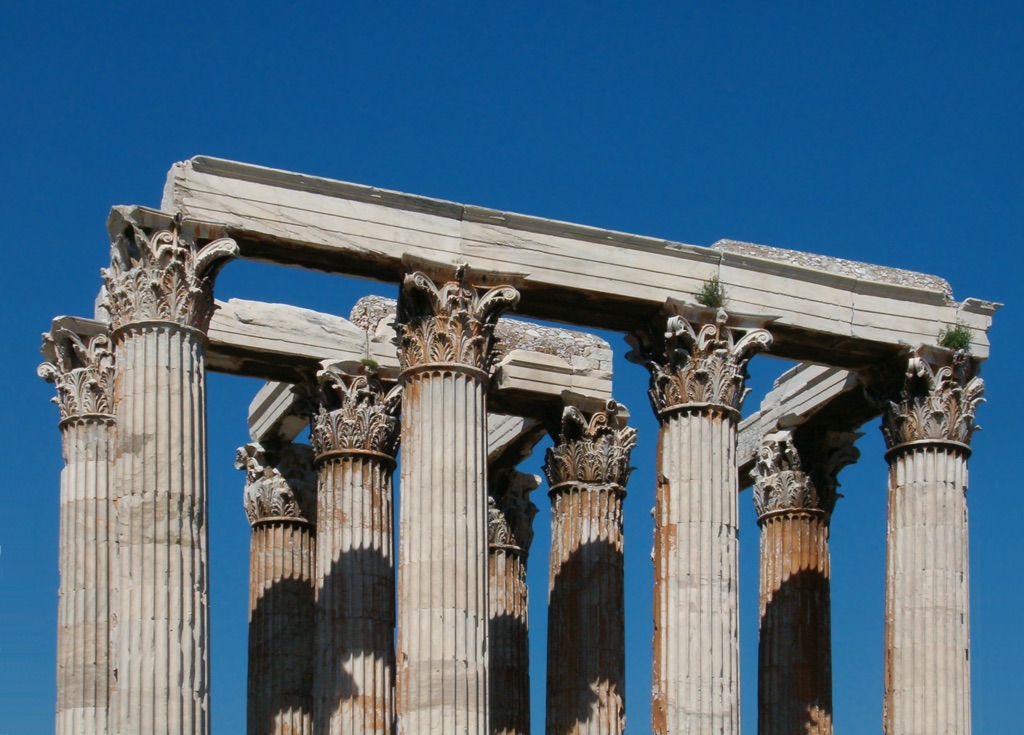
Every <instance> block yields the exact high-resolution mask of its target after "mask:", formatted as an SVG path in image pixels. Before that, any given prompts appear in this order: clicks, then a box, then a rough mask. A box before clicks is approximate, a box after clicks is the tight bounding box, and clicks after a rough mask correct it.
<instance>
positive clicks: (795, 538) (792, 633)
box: [757, 510, 832, 735]
mask: <svg viewBox="0 0 1024 735" xmlns="http://www.w3.org/2000/svg"><path fill="white" fill-rule="evenodd" d="M829 579H830V576H829V553H828V522H827V520H826V518H825V514H824V513H823V512H813V511H801V510H794V511H792V512H785V511H780V512H779V513H778V514H776V515H772V516H769V517H767V518H765V519H764V520H763V521H762V524H761V593H760V621H761V622H760V637H759V642H758V680H757V691H758V702H757V705H758V719H757V731H758V733H759V734H760V735H788V734H789V733H794V732H800V733H808V734H809V735H831V733H832V623H831V596H830V585H829Z"/></svg>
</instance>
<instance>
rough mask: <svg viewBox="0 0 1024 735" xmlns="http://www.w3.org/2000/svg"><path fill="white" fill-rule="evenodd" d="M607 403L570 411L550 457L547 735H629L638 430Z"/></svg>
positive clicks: (547, 464)
mask: <svg viewBox="0 0 1024 735" xmlns="http://www.w3.org/2000/svg"><path fill="white" fill-rule="evenodd" d="M619 409H620V406H619V405H618V404H617V403H615V402H614V401H609V402H608V403H607V405H606V406H605V407H604V409H603V410H599V411H595V412H593V413H592V414H589V415H587V414H584V413H583V411H581V410H579V409H578V408H576V407H575V406H571V405H570V406H567V407H566V408H565V411H564V412H563V415H562V432H561V436H560V442H559V443H558V444H556V445H555V446H553V447H551V448H550V449H549V450H548V452H547V458H546V462H545V464H544V472H545V474H546V475H547V477H548V482H549V483H550V485H551V490H550V493H549V494H550V496H551V572H550V578H549V579H550V587H549V596H548V683H547V733H548V735H621V733H622V732H623V731H624V730H625V727H626V704H625V678H626V672H625V658H626V641H625V609H624V608H625V599H624V586H623V585H624V581H623V560H622V499H623V498H624V497H625V495H626V490H625V486H626V480H627V478H628V477H629V473H630V467H629V454H630V451H631V450H632V449H633V447H634V446H635V445H636V430H635V429H631V428H628V427H626V426H625V422H624V421H622V420H621V418H620V417H619V415H618V414H619Z"/></svg>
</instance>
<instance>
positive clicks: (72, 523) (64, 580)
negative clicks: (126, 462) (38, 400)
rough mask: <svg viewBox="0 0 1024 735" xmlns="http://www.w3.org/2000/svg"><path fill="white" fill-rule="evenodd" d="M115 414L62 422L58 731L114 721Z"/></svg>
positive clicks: (76, 732)
mask: <svg viewBox="0 0 1024 735" xmlns="http://www.w3.org/2000/svg"><path fill="white" fill-rule="evenodd" d="M111 423H112V421H111V417H101V416H94V417H88V418H75V419H69V420H68V421H65V422H62V426H61V429H62V433H63V444H64V462H65V466H64V469H63V470H62V471H61V483H60V484H61V493H60V496H61V502H60V556H59V562H58V563H59V568H60V591H59V593H58V595H59V596H58V604H57V626H58V631H57V729H56V731H57V734H58V735H80V734H81V735H93V734H95V735H101V734H103V733H106V732H107V729H108V710H107V703H108V697H109V694H110V686H111V670H110V660H109V649H110V618H109V615H110V607H109V604H108V597H109V595H110V588H109V581H110V580H109V574H110V564H111V561H112V560H113V559H114V557H115V549H114V548H113V534H112V525H113V523H112V522H113V518H112V514H111V507H110V498H109V494H108V493H109V489H108V488H109V486H108V483H109V475H108V463H109V461H110V456H111V451H110V444H111Z"/></svg>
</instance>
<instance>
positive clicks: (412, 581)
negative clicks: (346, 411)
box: [395, 267, 519, 735]
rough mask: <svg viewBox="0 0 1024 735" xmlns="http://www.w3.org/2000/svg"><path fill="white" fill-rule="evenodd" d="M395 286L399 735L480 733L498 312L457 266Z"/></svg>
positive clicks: (512, 293)
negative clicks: (489, 392)
mask: <svg viewBox="0 0 1024 735" xmlns="http://www.w3.org/2000/svg"><path fill="white" fill-rule="evenodd" d="M455 276H456V279H457V280H455V281H450V282H448V283H445V284H444V285H443V286H441V287H438V286H436V285H435V284H434V283H433V281H431V280H430V279H429V278H428V277H427V276H426V275H424V274H422V273H414V274H412V275H409V276H407V277H406V278H405V280H404V282H403V285H402V291H401V293H400V296H399V300H398V314H397V317H396V320H395V324H396V328H397V331H398V336H399V344H400V351H399V358H400V363H401V369H402V372H401V375H400V384H401V387H402V447H403V450H402V478H401V481H402V485H401V497H402V508H401V513H400V525H401V536H400V540H399V552H398V553H399V567H398V570H399V571H398V652H397V684H398V686H397V711H398V732H399V733H403V735H421V734H425V733H444V734H445V735H449V734H451V735H460V734H465V735H484V733H487V731H488V727H489V722H488V714H489V713H488V693H489V692H488V683H487V669H488V644H487V634H488V619H489V615H488V604H487V591H488V559H487V405H486V391H485V387H486V385H487V381H488V370H489V368H490V366H491V363H492V362H493V359H494V352H493V331H494V325H495V323H496V322H497V320H498V317H499V315H500V313H501V312H502V311H503V310H504V309H505V308H508V307H509V306H513V305H515V303H516V302H517V301H518V298H519V294H518V293H517V292H516V290H515V289H514V288H511V287H499V288H492V289H490V290H488V291H486V292H483V293H481V292H479V291H478V290H477V289H476V288H475V287H472V286H471V285H469V280H468V274H467V271H466V268H465V267H460V268H459V269H458V271H457V272H456V274H455Z"/></svg>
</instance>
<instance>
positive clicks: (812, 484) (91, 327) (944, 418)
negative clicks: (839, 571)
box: [40, 158, 998, 735]
mask: <svg viewBox="0 0 1024 735" xmlns="http://www.w3.org/2000/svg"><path fill="white" fill-rule="evenodd" d="M108 227H109V232H110V238H111V263H110V267H109V268H107V269H106V270H105V271H104V273H103V291H102V294H101V299H100V300H99V302H98V304H99V305H98V307H97V310H96V314H95V315H94V317H93V318H77V317H60V318H58V319H56V320H54V323H53V327H52V331H50V332H49V333H48V334H47V335H46V336H45V338H44V345H43V352H44V355H45V357H46V362H44V364H43V365H42V366H41V367H40V375H42V377H44V378H46V379H47V380H49V381H51V382H53V383H54V384H55V386H56V389H57V398H56V402H57V405H58V408H59V410H60V424H59V426H60V430H61V433H62V437H63V447H64V460H65V463H66V466H65V469H64V471H63V473H62V475H61V524H60V534H61V536H60V572H61V582H60V585H61V587H60V597H59V607H60V609H59V621H60V629H59V633H58V635H59V637H58V661H57V670H58V701H57V727H56V730H57V733H58V734H60V735H83V734H87V735H92V734H96V733H121V734H123V735H129V734H131V735H143V734H145V735H150V734H155V733H166V734H168V735H207V733H208V732H209V711H210V709H209V707H210V687H209V681H210V678H209V655H208V652H209V640H210V635H209V630H210V617H209V605H208V601H209V597H208V562H209V559H208V552H207V524H206V514H207V492H208V488H207V475H206V466H207V455H206V451H207V450H206V431H207V428H206V413H205V407H206V371H207V370H213V371H222V372H226V373H231V374H237V375H245V376H251V377H252V376H254V377H259V378H262V379H264V380H266V381H267V383H266V385H265V387H264V388H263V389H262V390H261V391H260V393H259V394H258V395H257V396H256V398H255V400H254V401H253V404H252V408H251V413H250V416H249V425H250V429H251V435H252V443H251V444H249V445H247V446H245V447H241V448H239V450H238V456H237V466H238V467H239V469H241V470H244V472H245V489H244V494H243V504H242V505H243V507H244V512H245V514H246V515H247V517H248V519H249V521H250V523H251V524H252V545H251V569H250V629H249V661H248V672H249V674H248V692H249V710H248V731H249V733H250V735H271V734H274V735H286V734H287V735H302V734H306V733H317V734H318V735H328V734H331V735H334V734H340V733H403V734H404V735H418V734H422V733H444V734H446V735H447V734H451V733H466V734H472V735H485V734H488V735H489V734H492V733H493V734H494V735H526V734H527V733H529V732H530V729H531V723H530V715H529V652H528V647H527V640H528V619H527V614H526V610H527V585H526V574H525V570H526V562H527V558H528V555H529V551H530V544H531V540H532V537H533V528H532V523H533V516H534V514H535V513H536V510H537V509H536V506H535V505H534V504H533V502H532V501H531V499H530V494H531V492H532V491H533V490H535V489H536V488H538V487H539V486H540V485H541V484H542V480H541V478H540V477H537V476H534V475H531V474H526V473H523V472H521V471H519V470H517V469H516V467H517V465H518V464H519V463H520V462H521V461H522V460H523V459H524V458H525V457H527V456H529V455H530V453H531V452H532V450H533V448H534V445H535V444H536V443H537V441H538V440H539V439H540V438H541V437H542V436H543V435H544V434H550V435H551V436H552V437H553V439H554V442H555V443H554V446H552V447H551V449H550V450H548V452H547V455H546V461H545V464H544V473H545V475H546V478H545V480H546V484H547V491H548V495H549V497H550V499H551V504H552V505H551V508H552V511H551V525H552V528H551V534H552V546H551V556H550V587H549V590H548V600H549V635H548V690H547V712H546V732H547V733H549V734H550V735H568V734H570V733H572V734H576V733H580V734H584V733H585V734H588V735H617V734H619V733H622V732H623V730H624V727H625V724H624V723H625V716H624V712H625V709H624V706H625V703H624V686H623V680H624V649H625V635H624V628H623V619H624V610H625V600H624V580H623V564H622V543H623V533H622V507H623V498H624V497H625V494H626V487H627V484H628V481H629V475H630V452H631V450H632V448H633V446H634V444H635V442H636V432H635V430H634V429H633V428H631V427H630V426H629V412H628V411H627V410H626V407H624V406H622V405H620V404H619V403H617V402H616V401H615V400H614V399H613V396H612V394H611V377H612V376H611V369H612V360H611V358H612V352H611V348H610V347H609V345H608V344H607V343H605V342H604V341H603V340H601V339H598V338H596V337H594V336H591V335H588V334H586V333H583V332H574V331H569V330H567V329H554V328H547V327H540V326H537V325H534V324H531V323H529V322H526V321H522V320H517V319H514V318H510V317H508V316H507V314H508V313H509V312H510V311H511V310H512V309H515V311H516V314H517V316H518V317H525V318H530V317H533V318H537V319H544V320H552V321H558V322H562V323H565V324H567V325H570V326H573V325H575V326H576V327H578V328H581V329H588V328H590V329H593V328H600V329H607V330H615V331H619V332H621V333H623V334H625V335H627V336H628V339H629V341H630V344H631V345H632V347H633V349H632V352H630V354H629V357H630V359H631V360H633V361H635V362H638V363H640V364H642V365H643V366H645V367H646V368H647V369H648V370H649V372H650V401H651V408H652V410H653V411H654V413H655V415H656V417H657V420H658V423H659V426H660V431H659V436H658V445H657V446H658V452H657V468H656V473H655V476H656V487H655V488H654V489H653V490H654V493H655V511H654V515H655V537H654V555H653V557H654V586H653V595H654V600H655V605H654V617H655V620H654V630H655V639H654V660H653V680H654V689H653V693H652V697H653V700H652V710H653V721H652V725H651V726H652V730H653V731H654V732H656V733H658V734H659V735H662V734H667V733H700V734H701V735H706V734H709V733H716V734H720V735H738V733H739V712H740V701H739V686H738V681H739V676H738V671H739V643H738V640H739V634H738V607H739V604H738V603H739V596H738V595H739V586H738V544H737V527H738V502H739V497H740V496H739V491H740V490H741V489H742V488H746V487H748V486H752V493H751V494H752V496H753V502H754V503H755V505H756V509H757V514H758V524H759V525H760V534H761V542H760V543H761V546H760V549H761V580H760V589H761V594H760V615H761V617H760V620H761V625H760V648H759V681H758V707H759V716H758V723H757V731H758V732H759V733H761V734H762V735H768V734H772V735H793V733H797V732H799V733H815V734H817V735H824V734H826V733H831V732H832V722H831V711H832V707H831V697H832V682H831V630H830V593H829V550H828V536H829V521H830V518H831V514H832V511H833V507H834V505H835V502H836V497H837V491H836V487H837V474H838V473H839V472H840V470H841V469H842V468H843V467H844V466H846V465H848V464H850V463H852V462H855V461H857V459H858V452H857V450H856V449H855V448H854V447H853V441H854V440H855V439H856V438H857V436H858V433H857V430H858V429H859V427H861V426H862V425H863V424H864V423H865V422H866V421H869V420H871V419H874V418H877V417H879V416H881V417H882V427H883V432H884V436H885V440H886V442H887V446H888V451H887V452H886V455H885V460H886V461H887V462H888V463H889V467H890V473H889V490H888V492H889V495H888V497H889V516H888V555H887V558H888V562H887V570H886V603H885V604H886V612H885V702H884V732H886V733H887V734H888V735H911V734H920V735H924V734H927V735H939V734H943V733H958V734H961V735H962V734H963V733H968V732H970V669H969V653H970V635H969V632H970V626H969V606H968V553H967V552H968V547H967V520H966V518H967V516H966V499H965V498H966V496H965V493H966V490H967V460H968V457H969V456H970V453H971V449H970V444H971V436H972V432H973V431H974V429H975V425H974V418H975V411H976V409H977V407H978V405H979V403H980V402H981V401H982V392H983V386H982V382H981V380H980V379H979V378H978V377H977V376H978V371H979V365H980V363H981V361H983V360H984V359H985V358H986V357H987V356H988V350H989V345H988V341H987V337H986V334H987V330H988V328H989V326H990V324H991V320H992V315H993V313H994V312H995V311H996V309H997V308H998V305H997V304H992V303H989V302H985V301H980V300H977V299H967V300H965V301H962V302H956V301H954V299H953V297H952V294H951V292H950V289H949V286H948V285H947V284H946V282H945V281H943V280H941V279H939V278H936V277H933V276H926V275H921V274H917V273H911V272H906V271H899V270H895V269H890V268H882V267H877V266H870V265H864V264H861V263H854V262H850V261H844V260H838V259H834V258H825V257H819V256H813V255H807V254H804V253H797V252H793V251H786V250H778V249H774V248H767V247H763V246H758V245H751V244H747V243H738V242H732V241H722V242H718V243H716V244H715V245H714V246H712V247H710V248H704V247H696V246H690V245H683V244H679V243H674V242H667V241H663V240H655V239H650V238H644V237H639V236H634V235H625V234H621V233H616V232H608V231H604V230H598V229H593V228H588V227H584V226H580V225H573V224H565V223H561V222H552V221H548V220H542V219H538V218H533V217H526V216H522V215H517V214H509V213H506V212H499V211H494V210H490V209H485V208H481V207H473V206H464V205H459V204H453V203H449V202H443V201H436V200H432V199H426V198H422V197H417V196H409V195H405V194H398V193H394V192H390V191H382V190H379V189H374V188H370V187H366V186H359V185H354V184H347V183H341V182H336V181H328V180H324V179H317V178H313V177H309V176H302V175H298V174H292V173H285V172H281V171H273V170H268V169H263V168H258V167H255V166H249V165H245V164H239V163H232V162H229V161H222V160H216V159H211V158H196V159H193V160H191V161H186V162H184V163H179V164H175V165H174V166H173V168H172V169H171V171H170V174H169V176H168V179H167V186H166V189H165V191H164V198H163V202H162V206H161V210H159V211H157V210H151V209H146V208H143V207H115V208H114V209H113V211H112V212H111V215H110V219H109V222H108ZM232 258H250V259H256V260H260V261H265V262H270V263H275V264H279V265H282V266H300V267H303V268H310V269H316V270H320V271H324V272H328V273H334V274H342V275H352V276H360V277H368V278H372V279H376V280H378V281H383V282H389V283H394V284H398V285H399V286H400V296H399V299H398V301H397V303H395V302H393V301H389V300H387V299H382V298H368V299H364V300H362V301H360V302H359V304H357V306H356V308H355V309H354V311H353V313H352V314H351V315H350V318H348V319H345V318H342V317H340V316H334V315H328V314H319V313H314V312H310V311H308V310H305V309H299V308H296V307H290V306H284V305H274V304H265V303H257V302H251V301H238V300H232V301H228V302H223V303H222V302H218V301H216V300H215V299H214V281H215V278H216V275H217V272H218V270H219V269H220V268H221V267H222V266H223V265H224V264H225V263H226V262H228V261H229V260H230V259H232ZM716 283H718V284H721V285H722V286H724V287H725V289H726V290H727V293H728V305H727V308H721V306H720V305H719V304H716V303H714V301H713V299H710V300H707V303H705V304H700V303H695V302H694V301H693V300H692V299H693V297H692V294H694V293H698V292H700V291H701V290H702V288H704V287H706V286H711V287H712V288H711V290H712V291H714V285H715V284H716ZM712 295H713V294H712ZM943 329H946V330H949V329H952V330H954V331H957V332H958V333H959V334H960V336H961V337H963V341H962V342H961V343H960V344H956V343H955V342H952V343H947V345H946V346H945V347H944V346H942V345H939V344H936V343H937V342H938V341H939V340H938V338H937V335H938V334H939V332H940V330H943ZM769 348H770V349H771V351H772V353H773V354H775V355H778V356H781V357H784V358H788V359H790V360H794V361H796V362H798V363H799V365H798V366H797V367H796V368H794V369H792V370H790V371H789V372H788V373H786V374H785V375H784V376H783V377H782V378H780V379H779V380H778V381H777V382H776V386H775V388H774V390H773V391H772V392H771V393H769V394H768V395H767V396H765V397H764V400H763V401H762V403H761V409H760V410H759V411H757V412H756V413H754V414H752V415H751V416H749V417H748V418H747V419H746V420H743V419H742V417H741V413H740V411H741V408H742V405H743V401H744V398H745V396H746V393H747V392H748V391H747V388H746V385H745V381H746V377H747V373H746V366H747V363H748V361H749V360H751V359H756V356H757V355H758V354H759V353H761V352H763V351H764V350H766V349H769ZM629 409H630V410H632V411H633V412H634V413H635V412H638V411H641V410H644V407H642V406H631V407H629ZM305 432H308V434H307V435H308V437H309V443H308V444H305V443H303V442H302V441H301V439H300V437H301V436H302V435H303V434H304V433H305ZM398 467H400V472H399V474H400V477H398V478H397V482H398V483H399V485H398V487H399V488H400V497H401V502H400V505H401V507H400V508H396V507H395V505H398V504H395V503H393V501H394V498H395V493H394V490H395V488H396V485H395V482H396V478H395V477H394V475H395V472H396V468H398ZM396 513H397V518H398V537H397V539H398V543H397V545H396V543H395V539H396V537H395V528H394V520H393V519H394V518H395V516H396ZM648 542H649V541H648V540H643V541H642V543H643V544H646V543H648ZM396 548H397V553H396V552H395V551H394V550H395V549H396ZM536 593H537V592H536V591H535V594H536ZM539 729H541V728H540V727H539V725H537V724H536V723H535V727H534V730H539Z"/></svg>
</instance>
